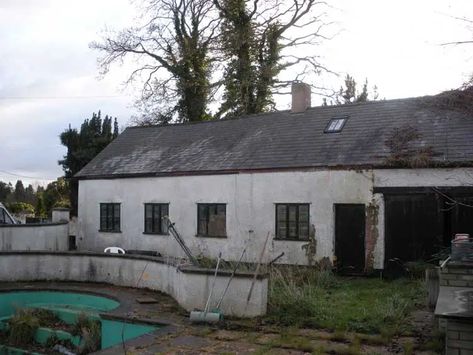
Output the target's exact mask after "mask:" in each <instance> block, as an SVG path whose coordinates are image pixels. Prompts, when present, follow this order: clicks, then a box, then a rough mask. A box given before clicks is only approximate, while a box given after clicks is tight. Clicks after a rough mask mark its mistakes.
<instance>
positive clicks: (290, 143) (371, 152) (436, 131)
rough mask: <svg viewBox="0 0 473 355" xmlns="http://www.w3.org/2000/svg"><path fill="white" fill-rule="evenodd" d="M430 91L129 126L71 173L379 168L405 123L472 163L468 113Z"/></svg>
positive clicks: (448, 158) (456, 160) (440, 151)
mask: <svg viewBox="0 0 473 355" xmlns="http://www.w3.org/2000/svg"><path fill="white" fill-rule="evenodd" d="M431 99H432V97H422V98H409V99H397V100H385V101H373V102H367V103H360V104H349V105H342V106H321V107H314V108H310V109H308V110H307V111H305V112H303V113H296V114H294V113H291V112H290V111H279V112H272V113H266V114H259V115H250V116H244V117H241V118H238V119H225V120H219V121H209V122H200V123H187V124H175V125H160V126H149V127H130V128H127V129H126V130H125V131H124V132H123V133H122V134H120V136H119V137H118V138H117V139H115V140H114V141H113V142H112V143H111V144H110V145H108V146H107V147H106V148H105V149H104V150H103V151H102V152H101V153H100V154H98V155H97V156H96V157H95V158H94V159H93V160H92V161H91V162H90V163H89V164H87V166H85V167H84V168H83V169H82V170H81V171H80V172H79V173H78V174H77V175H76V177H79V178H113V177H126V176H154V175H168V174H171V175H173V174H184V175H185V174H199V173H217V172H219V173H224V172H233V171H251V170H267V169H269V170H274V169H300V168H316V167H340V168H343V167H355V168H356V167H383V166H386V157H387V156H389V155H390V151H389V149H388V148H387V147H386V144H385V142H386V139H387V138H388V137H389V136H390V135H392V132H393V130H394V129H395V128H399V127H403V126H406V125H409V126H411V127H414V128H416V129H417V130H418V132H419V133H420V138H419V139H418V140H417V141H416V142H415V145H416V146H417V147H428V146H430V147H432V149H433V151H434V153H435V156H434V161H435V162H437V163H448V164H455V165H471V162H472V161H473V142H472V139H473V117H472V115H471V114H470V115H467V114H465V113H462V112H458V111H452V110H446V109H441V108H437V107H434V106H432V105H428V104H426V102H430V101H429V100H431ZM339 116H349V118H348V120H347V122H346V124H345V126H344V128H343V130H342V132H340V133H324V130H325V128H326V126H327V124H328V122H329V121H330V119H331V118H333V117H339Z"/></svg>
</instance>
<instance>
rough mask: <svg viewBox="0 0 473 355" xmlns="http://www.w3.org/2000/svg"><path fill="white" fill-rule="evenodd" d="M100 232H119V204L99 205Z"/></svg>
mask: <svg viewBox="0 0 473 355" xmlns="http://www.w3.org/2000/svg"><path fill="white" fill-rule="evenodd" d="M100 231H101V232H120V204H119V203H101V204H100Z"/></svg>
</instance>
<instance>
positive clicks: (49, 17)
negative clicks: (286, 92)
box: [0, 0, 473, 184]
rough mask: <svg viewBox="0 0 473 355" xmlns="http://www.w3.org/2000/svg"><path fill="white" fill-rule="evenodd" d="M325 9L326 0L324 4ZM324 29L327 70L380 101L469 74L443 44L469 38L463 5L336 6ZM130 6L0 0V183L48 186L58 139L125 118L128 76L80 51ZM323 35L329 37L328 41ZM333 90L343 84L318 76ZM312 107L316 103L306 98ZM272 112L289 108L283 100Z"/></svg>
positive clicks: (394, 0)
mask: <svg viewBox="0 0 473 355" xmlns="http://www.w3.org/2000/svg"><path fill="white" fill-rule="evenodd" d="M329 2H330V0H329ZM330 4H332V8H331V9H330V10H329V11H328V17H327V18H326V20H327V21H334V22H335V23H334V24H333V25H332V27H331V28H330V31H331V34H334V33H338V34H337V36H336V37H335V38H334V39H333V40H331V41H327V42H326V43H325V44H323V45H322V46H320V47H319V48H316V54H317V55H320V56H322V57H323V58H322V62H323V63H324V64H325V65H326V66H327V67H329V68H330V69H331V70H333V71H336V72H338V73H340V75H341V76H342V77H343V75H344V74H345V73H350V74H352V75H353V76H354V77H355V78H356V79H357V81H359V82H360V83H361V82H362V81H363V80H364V79H365V78H368V80H369V82H370V84H372V85H373V84H376V85H377V86H378V88H379V92H380V96H381V97H382V98H386V99H391V98H399V97H411V96H421V95H427V94H436V93H438V92H441V91H443V90H448V89H452V88H456V87H458V86H460V85H461V83H462V82H463V81H465V80H466V79H467V78H468V77H469V75H470V74H471V73H472V72H473V66H472V64H473V45H471V46H468V45H466V46H441V45H440V44H441V43H444V42H450V41H455V40H466V39H471V38H473V31H472V29H471V28H468V26H467V24H468V23H466V22H462V21H458V20H455V19H453V18H452V16H459V17H467V18H470V19H473V2H472V1H471V0H390V1H388V0H358V1H353V0H334V1H332V2H330ZM133 18H134V9H133V7H132V6H131V5H130V3H129V1H128V0H67V1H64V0H0V180H3V181H12V182H13V183H14V182H15V181H16V180H17V179H19V178H20V179H22V180H24V181H26V182H28V183H29V182H37V183H43V184H44V183H46V182H47V181H49V180H52V179H55V178H56V177H58V176H60V175H61V174H62V170H61V168H60V167H59V166H58V164H57V161H58V160H59V159H61V158H62V156H63V155H64V154H65V149H64V147H62V146H61V145H60V143H59V138H58V136H59V134H60V133H61V132H62V131H63V130H64V129H66V128H67V127H68V125H69V124H71V125H72V126H73V127H78V126H79V125H80V123H81V122H82V121H83V120H84V119H85V118H89V117H90V116H91V114H92V112H94V111H98V110H99V109H100V110H102V113H103V114H110V115H113V116H116V117H118V119H119V122H120V125H122V126H124V125H126V124H127V123H128V121H129V119H130V116H131V115H133V114H134V113H135V112H134V109H133V108H132V102H133V91H132V90H125V91H124V90H123V89H122V87H121V85H120V84H121V83H122V82H123V80H124V79H125V75H126V71H125V70H123V69H120V68H116V69H115V70H114V71H113V72H112V73H111V74H110V75H108V76H106V77H105V78H104V79H100V78H99V77H98V70H97V66H96V58H97V53H96V52H95V51H92V50H90V49H89V47H88V44H89V43H90V42H91V41H94V40H97V39H98V38H99V34H100V32H101V31H102V30H103V29H104V28H105V26H107V27H108V28H116V29H119V28H122V27H124V26H127V25H130V24H132V21H133ZM327 34H329V33H327ZM318 80H320V84H321V85H325V86H332V87H334V88H336V87H339V86H340V83H341V81H342V78H335V77H333V76H325V77H321V78H319V79H318ZM313 102H314V103H315V104H318V103H319V102H320V98H317V97H313ZM278 103H279V105H278V106H279V108H281V109H285V108H287V107H288V101H287V98H283V99H281V100H280V101H278Z"/></svg>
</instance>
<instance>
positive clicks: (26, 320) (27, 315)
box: [8, 308, 39, 345]
mask: <svg viewBox="0 0 473 355" xmlns="http://www.w3.org/2000/svg"><path fill="white" fill-rule="evenodd" d="M8 323H9V326H10V329H9V334H8V341H9V342H10V344H13V345H23V344H33V343H34V336H35V333H36V330H37V329H38V328H39V320H38V318H37V317H36V316H35V315H34V313H33V310H31V309H27V308H25V309H20V310H17V312H16V313H15V315H14V316H13V317H12V318H11V319H10V320H9V322H8Z"/></svg>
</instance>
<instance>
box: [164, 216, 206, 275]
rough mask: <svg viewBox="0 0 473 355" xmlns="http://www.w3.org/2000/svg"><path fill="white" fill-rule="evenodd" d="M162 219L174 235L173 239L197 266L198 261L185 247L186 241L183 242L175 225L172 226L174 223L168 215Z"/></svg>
mask: <svg viewBox="0 0 473 355" xmlns="http://www.w3.org/2000/svg"><path fill="white" fill-rule="evenodd" d="M163 219H164V220H165V221H166V222H167V226H168V230H169V232H171V235H172V236H173V237H174V239H176V242H177V243H178V244H179V246H180V247H181V249H182V250H183V251H184V253H186V255H187V257H188V258H189V260H190V262H191V263H192V264H193V265H194V266H199V262H198V261H197V259H196V258H195V257H194V256H193V255H192V253H191V251H190V249H189V248H188V247H187V245H186V243H185V242H184V240H183V239H182V238H181V236H180V235H179V233H178V232H177V230H176V227H174V224H175V223H172V222H171V220H170V219H169V217H168V216H164V217H163Z"/></svg>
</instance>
